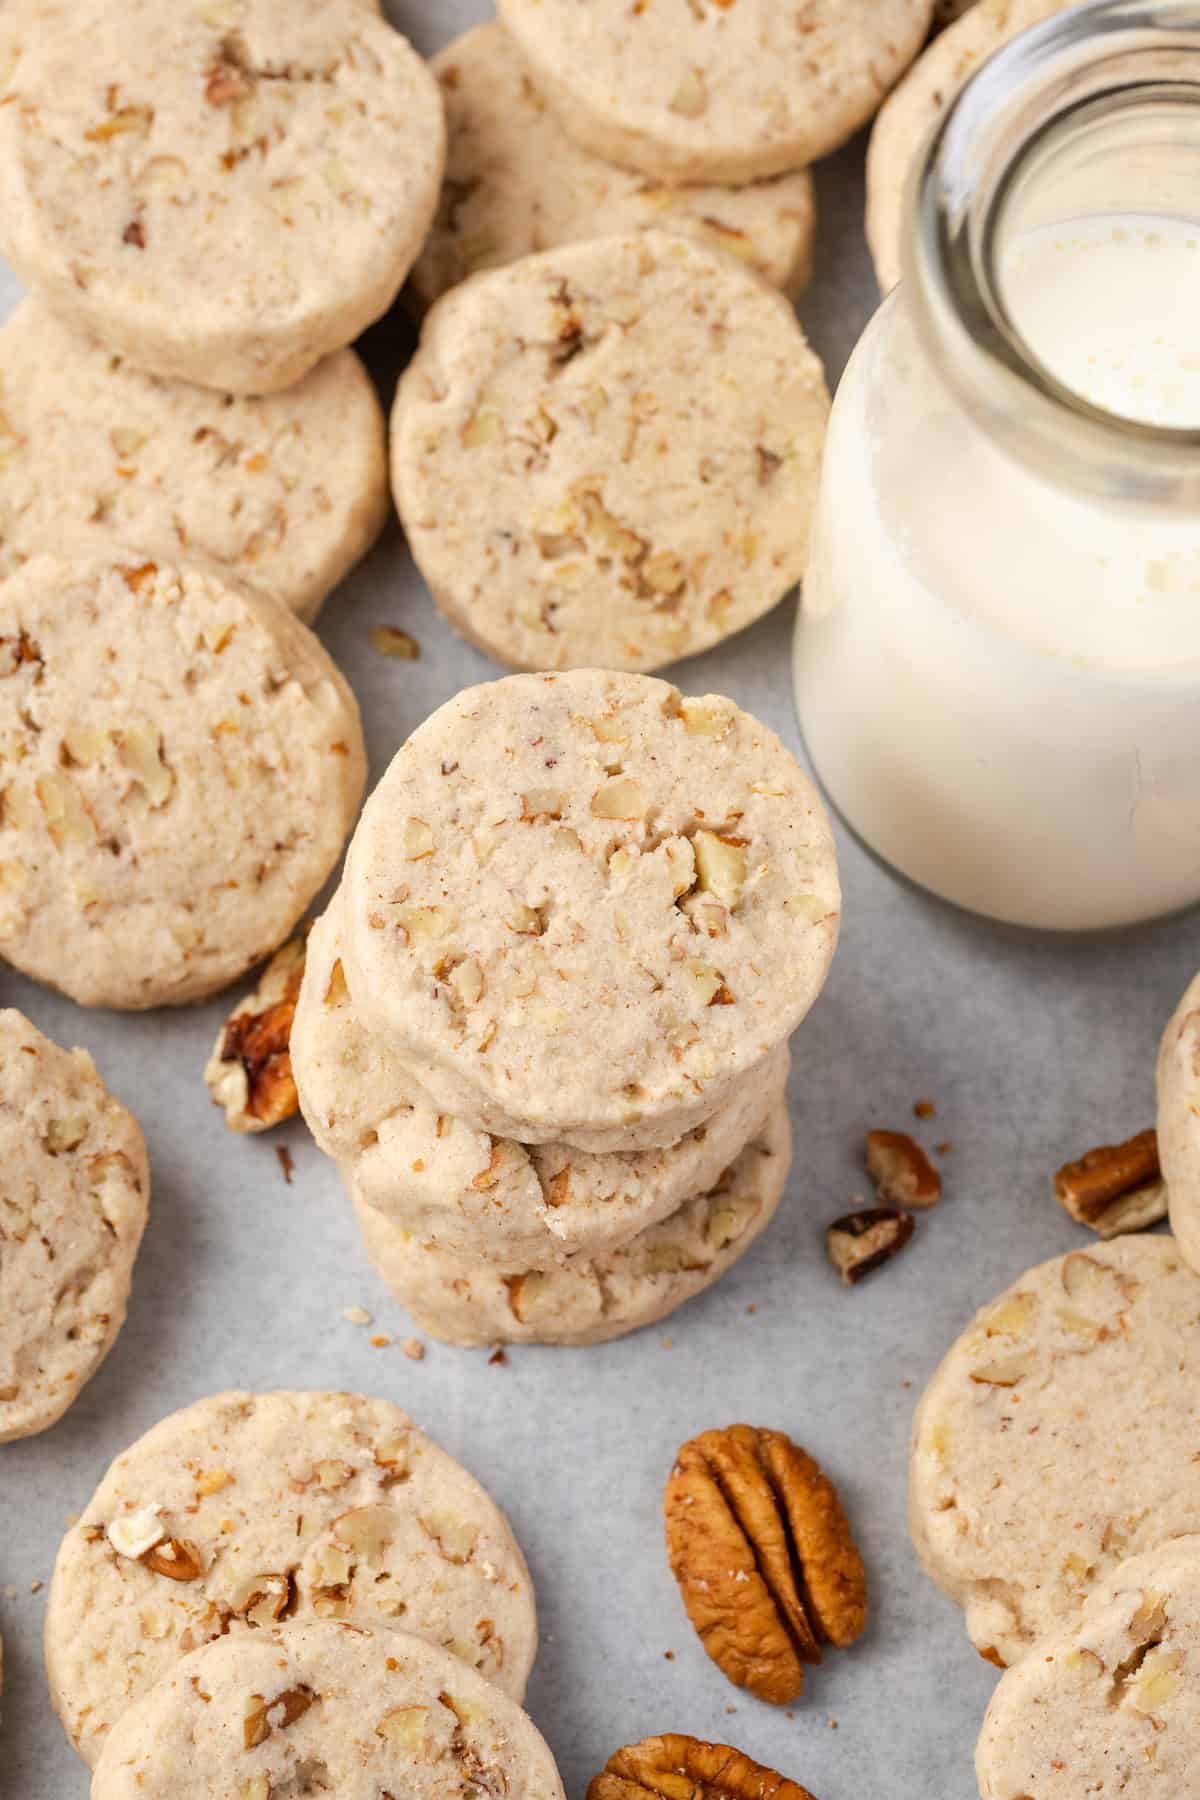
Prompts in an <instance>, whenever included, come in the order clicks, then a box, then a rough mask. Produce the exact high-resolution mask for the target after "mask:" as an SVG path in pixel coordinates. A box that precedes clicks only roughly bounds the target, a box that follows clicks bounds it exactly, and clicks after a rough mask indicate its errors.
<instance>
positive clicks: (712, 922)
mask: <svg viewBox="0 0 1200 1800" xmlns="http://www.w3.org/2000/svg"><path fill="white" fill-rule="evenodd" d="M838 919H839V889H838V878H837V865H836V858H835V854H834V847H833V841H832V837H831V833H830V829H829V824H828V821H827V819H826V817H825V814H824V812H823V810H822V808H821V805H820V802H819V800H818V799H817V796H816V794H815V792H814V790H813V788H812V786H811V784H810V783H809V781H808V780H807V778H806V776H805V775H804V774H803V772H802V771H801V770H800V768H799V767H798V765H797V764H796V762H795V761H794V759H793V758H792V757H791V756H790V755H789V753H788V752H787V751H786V750H785V749H784V747H783V745H782V744H781V743H780V742H779V741H778V739H776V738H775V737H774V736H773V735H772V733H770V732H769V731H768V730H766V729H765V728H764V727H763V726H762V725H760V724H758V723H757V721H755V720H754V719H752V718H750V717H749V716H748V715H747V714H745V713H743V712H741V711H740V710H739V709H738V708H737V707H736V706H735V705H734V704H733V703H732V702H731V701H729V700H724V699H721V698H715V697H708V698H705V699H695V700H692V699H683V698H682V697H681V696H680V695H679V693H678V692H677V691H676V690H675V689H674V688H673V687H670V686H668V685H667V684H666V683H664V682H661V681H656V680H652V679H650V678H647V677H644V676H637V675H621V674H607V673H601V672H598V671H593V670H581V671H576V672H573V673H569V674H564V675H546V676H514V677H510V678H509V679H507V680H504V681H498V682H495V683H492V684H490V685H487V686H483V687H479V688H474V689H470V690H467V691H465V692H464V693H462V694H460V695H458V696H457V698H456V699H454V700H452V701H450V702H449V703H448V704H447V705H446V706H443V707H442V708H441V710H440V711H438V712H437V713H435V714H434V715H433V716H432V717H431V718H430V719H428V720H427V721H426V722H425V723H424V724H423V725H422V726H420V727H419V729H418V730H417V731H416V732H415V733H414V734H413V736H412V737H411V738H410V739H409V741H408V743H407V744H406V745H405V746H404V747H403V748H402V749H401V751H400V752H399V754H398V755H397V756H396V758H395V760H394V761H393V763H392V765H391V767H390V768H389V770H388V771H387V773H386V774H385V775H384V777H383V779H382V781H381V782H380V784H379V786H378V787H377V788H376V790H375V792H374V794H373V796H372V797H371V799H370V800H369V802H368V804H367V806H366V809H365V810H364V813H363V815H362V819H361V821H360V823H359V826H358V829H357V831H356V833H355V835H354V838H353V840H352V843H351V847H350V852H349V856H348V860H347V864H346V870H345V875H344V878H343V882H342V886H341V889H340V890H339V893H338V894H337V896H336V897H335V900H334V902H333V904H332V905H331V907H330V909H329V911H328V912H327V913H326V914H325V916H324V917H323V918H322V919H321V920H320V921H319V922H318V924H317V926H316V927H315V929H314V931H313V934H312V938H311V941H310V948H309V958H308V965H307V968H306V971H305V976H304V982H303V986H302V989H301V993H300V1000H299V1005H298V1007H297V1011H296V1017H295V1022H294V1025H293V1030H292V1039H291V1045H292V1062H293V1068H294V1072H295V1077H296V1084H297V1088H298V1091H299V1094H300V1100H301V1105H302V1107H303V1110H304V1113H305V1116H306V1118H307V1119H308V1121H309V1124H310V1126H311V1128H312V1130H313V1133H314V1135H315V1137H316V1139H317V1141H318V1143H319V1144H320V1145H321V1147H322V1148H323V1149H324V1150H326V1152H327V1153H328V1154H329V1155H331V1156H333V1157H335V1158H336V1159H337V1161H338V1163H339V1165H340V1167H341V1170H342V1173H343V1176H344V1179H345V1181H346V1184H347V1187H348V1189H349V1191H350V1193H351V1195H352V1198H353V1201H354V1204H355V1207H356V1210H357V1213H358V1217H359V1220H360V1223H361V1225H362V1228H363V1232H364V1236H365V1238H366V1241H367V1244H368V1247H369V1249H370V1252H371V1254H372V1256H373V1258H374V1260H375V1261H376V1263H377V1264H378V1266H379V1268H380V1270H381V1272H382V1273H383V1275H384V1278H385V1280H386V1281H387V1283H388V1285H389V1286H390V1287H391V1288H392V1290H393V1292H394V1293H395V1294H396V1295H397V1297H398V1298H399V1299H400V1300H401V1301H402V1303H403V1304H404V1305H405V1306H407V1307H408V1309H409V1311H410V1312H411V1313H412V1314H413V1316H414V1317H415V1318H416V1319H417V1320H419V1322H420V1323H421V1324H422V1325H423V1326H424V1327H425V1328H426V1329H427V1330H428V1331H430V1332H431V1333H433V1334H434V1335H436V1336H440V1337H443V1338H446V1339H448V1340H450V1341H452V1342H456V1343H465V1344H488V1343H495V1342H497V1341H517V1342H524V1341H537V1342H552V1343H590V1342H596V1341H600V1340H602V1339H606V1338H612V1337H617V1336H620V1335H621V1334H623V1333H625V1332H628V1331H631V1330H633V1329H635V1328H636V1327H638V1326H640V1325H644V1324H647V1323H649V1322H651V1321H652V1320H655V1319H658V1318H662V1317H663V1316H664V1315H665V1314H666V1313H668V1312H670V1311H672V1310H673V1309H674V1308H675V1307H677V1306H679V1305H680V1304H682V1302H683V1301H685V1300H686V1299H688V1298H690V1297H691V1296H692V1295H693V1294H695V1293H697V1292H699V1291H700V1290H701V1289H703V1288H705V1287H707V1286H708V1285H709V1284H710V1283H712V1282H713V1281H715V1280H716V1279H717V1278H718V1277H719V1276H720V1275H721V1274H722V1273H723V1271H724V1270H725V1269H726V1268H728V1267H729V1266H730V1265H731V1263H733V1262H734V1261H735V1260H736V1258H737V1257H738V1256H739V1255H741V1253H742V1252H743V1251H744V1250H745V1249H746V1248H747V1247H748V1245H749V1244H750V1243H751V1242H752V1241H753V1239H754V1238H755V1236H756V1235H757V1234H758V1233H759V1232H760V1231H761V1230H762V1229H763V1228H764V1227H765V1225H766V1224H767V1223H768V1222H769V1220H770V1218H771V1216H772V1214H773V1213H774V1211H775V1209H776V1207H777V1205H778V1203H779V1200H780V1197H781V1195H782V1193H783V1190H784V1187H785V1185H786V1180H787V1173H788V1166H789V1160H790V1134H789V1127H788V1120H787V1113H786V1110H785V1107H784V1104H783V1091H784V1086H785V1082H786V1078H787V1066H788V1059H787V1049H786V1044H787V1039H788V1036H789V1034H790V1033H791V1032H792V1030H793V1029H794V1028H795V1027H796V1026H797V1025H798V1024H799V1023H800V1021H801V1019H802V1018H803V1017H804V1015H805V1014H806V1013H807V1011H808V1009H809V1007H810V1006H811V1005H812V1003H813V1001H814V1000H815V998H816V996H817V994H818V993H819V992H820V989H821V987H822V984H823V982H824V979H825V976H826V972H827V970H828V967H829V963H830V959H831V957H832V955H833V951H834V947H835V944H836V940H837V930H838Z"/></svg>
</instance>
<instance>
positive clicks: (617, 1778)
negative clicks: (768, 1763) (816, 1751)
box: [587, 1732, 813, 1800]
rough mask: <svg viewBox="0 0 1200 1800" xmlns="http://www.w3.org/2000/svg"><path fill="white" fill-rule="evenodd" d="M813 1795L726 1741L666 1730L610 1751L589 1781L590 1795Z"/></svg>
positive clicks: (688, 1799) (601, 1799)
mask: <svg viewBox="0 0 1200 1800" xmlns="http://www.w3.org/2000/svg"><path fill="white" fill-rule="evenodd" d="M651 1794H652V1795H658V1796H659V1797H660V1800H813V1797H812V1795H811V1794H810V1793H809V1791H808V1789H807V1788H803V1787H801V1786H800V1783H799V1782H798V1781H789V1780H788V1778H787V1776H786V1775H777V1774H776V1773H775V1771H774V1769H766V1768H764V1767H763V1765H762V1764H761V1763H756V1762H754V1761H753V1760H752V1759H751V1758H750V1757H748V1756H747V1755H746V1754H745V1753H744V1752H743V1751H741V1750H734V1749H731V1748H730V1746H729V1745H728V1744H705V1743H702V1742H701V1741H700V1739H699V1738H693V1737H683V1736H681V1735H680V1734H679V1733H678V1732H668V1733H666V1734H665V1735H664V1736H662V1737H649V1738H643V1739H642V1741H641V1743H640V1744H630V1745H629V1746H628V1748H627V1749H625V1750H618V1751H617V1753H616V1755H615V1756H610V1757H609V1759H608V1761H607V1762H606V1763H605V1765H604V1769H603V1771H602V1773H601V1774H599V1775H596V1776H593V1778H592V1780H591V1781H590V1782H589V1783H588V1791H587V1800H646V1796H647V1795H651Z"/></svg>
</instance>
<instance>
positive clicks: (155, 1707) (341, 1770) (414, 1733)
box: [92, 1624, 563, 1800]
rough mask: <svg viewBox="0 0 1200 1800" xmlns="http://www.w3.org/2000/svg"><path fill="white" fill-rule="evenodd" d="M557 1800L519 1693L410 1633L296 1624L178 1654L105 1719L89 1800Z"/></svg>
mask: <svg viewBox="0 0 1200 1800" xmlns="http://www.w3.org/2000/svg"><path fill="white" fill-rule="evenodd" d="M320 1794H332V1795H336V1796H337V1800H380V1796H384V1797H385V1800H387V1797H390V1796H393V1795H395V1796H397V1797H398V1800H400V1797H402V1800H461V1796H463V1795H468V1794H470V1795H491V1796H493V1797H496V1800H498V1797H499V1796H504V1797H505V1800H563V1788H562V1782H561V1781H560V1780H559V1777H558V1771H557V1769H556V1768H555V1765H554V1758H553V1757H552V1756H551V1754H550V1752H549V1750H548V1749H547V1747H546V1745H545V1743H544V1741H543V1740H542V1738H541V1737H540V1736H539V1734H538V1732H537V1730H536V1729H535V1728H534V1726H533V1724H532V1722H531V1721H530V1720H529V1719H528V1718H527V1717H526V1715H525V1714H524V1713H523V1712H522V1711H521V1708H520V1707H519V1706H517V1705H515V1704H514V1702H513V1701H512V1700H510V1699H508V1698H506V1697H505V1695H504V1694H501V1693H498V1692H497V1691H496V1689H495V1688H494V1687H492V1686H491V1685H490V1684H489V1683H488V1682H486V1681H484V1680H482V1679H481V1678H480V1677H479V1676H478V1675H476V1674H474V1673H473V1671H471V1670H470V1669H466V1668H464V1667H463V1665H462V1664H461V1663H458V1662H455V1660H454V1658H453V1657H451V1656H447V1655H446V1654H445V1653H444V1652H443V1651H440V1650H435V1649H433V1648H431V1646H430V1645H428V1644H423V1643H420V1642H419V1641H418V1640H416V1639H415V1638H410V1637H406V1636H403V1635H401V1634H399V1633H396V1632H376V1631H370V1630H364V1629H363V1627H362V1626H361V1625H354V1624H344V1625H340V1624H307V1625H302V1624H290V1625H281V1626H276V1627H275V1629H274V1630H271V1631H262V1632H258V1633H257V1634H256V1635H255V1636H254V1637H253V1638H246V1637H239V1638H233V1639H226V1640H224V1641H223V1642H221V1643H215V1644H209V1645H207V1646H206V1647H205V1648H204V1649H203V1650H198V1651H196V1652H195V1654H194V1655H192V1656H189V1657H187V1658H186V1659H185V1660H184V1661H183V1662H181V1663H180V1664H179V1666H178V1667H177V1668H175V1669H173V1670H172V1671H171V1672H170V1674H169V1675H166V1676H165V1677H164V1678H163V1679H162V1680H161V1681H160V1682H159V1683H158V1685H157V1686H156V1687H154V1688H152V1689H151V1690H150V1692H149V1693H148V1694H146V1695H145V1697H144V1698H143V1699H140V1700H139V1701H138V1702H137V1703H136V1704H135V1705H133V1706H132V1707H131V1708H130V1710H129V1712H128V1713H127V1714H126V1716H125V1717H124V1718H123V1719H122V1720H121V1721H120V1723H119V1724H118V1725H117V1726H116V1728H115V1730H114V1731H113V1733H112V1735H111V1737H110V1739H109V1742H108V1745H107V1746H106V1748H105V1752H104V1755H103V1756H102V1757H101V1759H100V1763H99V1766H98V1767H97V1769H96V1773H95V1777H94V1779H93V1783H92V1800H271V1796H273V1795H274V1796H279V1800H283V1797H284V1796H295V1797H296V1800H302V1797H303V1796H308V1795H312V1796H316V1795H320Z"/></svg>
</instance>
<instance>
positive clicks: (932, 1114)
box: [913, 1100, 937, 1119]
mask: <svg viewBox="0 0 1200 1800" xmlns="http://www.w3.org/2000/svg"><path fill="white" fill-rule="evenodd" d="M913 1117H914V1119H936V1118H937V1105H936V1103H935V1102H934V1101H933V1100H915V1101H914V1102H913Z"/></svg>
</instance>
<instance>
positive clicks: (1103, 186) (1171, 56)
mask: <svg viewBox="0 0 1200 1800" xmlns="http://www.w3.org/2000/svg"><path fill="white" fill-rule="evenodd" d="M1121 215H1139V216H1145V215H1158V216H1160V217H1167V216H1170V217H1171V218H1173V219H1175V220H1189V219H1195V220H1196V221H1197V225H1198V229H1200V4H1198V3H1197V0H1155V3H1150V0H1092V4H1090V5H1084V6H1078V7H1074V8H1072V9H1070V10H1069V11H1066V12H1063V13H1060V14H1056V15H1054V16H1053V17H1051V18H1050V19H1048V20H1047V21H1045V22H1044V23H1043V24H1041V25H1039V26H1037V27H1035V28H1034V29H1033V30H1031V31H1029V32H1026V33H1025V34H1024V35H1023V36H1021V37H1018V38H1016V39H1015V40H1014V41H1013V42H1012V43H1011V44H1010V45H1008V46H1007V48H1005V49H1003V50H1001V51H1000V52H999V53H998V54H997V55H996V56H994V57H993V58H992V59H991V61H990V62H988V63H986V64H985V65H984V67H983V68H982V69H981V70H980V71H979V72H978V73H977V74H976V75H975V76H974V78H973V79H972V80H971V81H970V82H969V83H968V84H967V86H966V87H965V88H964V89H963V91H962V93H961V94H960V95H959V97H958V99H957V100H956V101H955V102H954V104H953V105H952V106H951V108H950V110H949V112H948V113H947V114H946V115H945V117H944V118H943V119H942V121H941V123H940V124H939V126H938V128H937V130H936V131H935V133H934V135H933V137H932V138H931V140H930V141H929V143H928V145H927V147H926V150H925V153H924V156H923V158H922V159H921V162H920V165H919V167H918V169H917V171H916V173H915V176H914V179H913V181H912V184H911V187H910V192H909V229H908V231H907V233H906V242H905V252H904V254H905V283H904V288H903V290H902V294H903V298H904V303H905V304H906V305H907V306H908V308H909V310H910V313H911V314H912V316H913V318H914V321H915V323H916V326H917V330H918V332H919V334H920V336H921V338H922V340H923V342H924V344H925V347H926V350H927V353H928V354H929V356H930V358H931V360H932V362H933V364H934V366H935V368H936V369H937V370H938V372H939V373H940V374H941V376H942V377H943V379H944V380H945V381H946V382H947V383H948V385H949V386H950V388H951V390H952V391H953V392H954V393H955V394H956V396H957V398H958V399H959V400H960V402H961V403H962V404H963V405H964V406H965V407H966V408H967V410H968V411H969V412H970V414H971V415H972V416H973V417H974V418H975V419H976V421H977V422H978V423H979V424H980V425H981V426H982V427H983V429H984V430H986V431H987V432H988V433H989V434H990V435H991V436H993V437H994V438H996V439H997V440H998V441H999V442H1001V443H1002V444H1003V445H1004V446H1005V447H1006V448H1007V449H1008V450H1009V451H1010V452H1011V453H1013V454H1015V455H1016V456H1018V457H1019V458H1020V459H1021V460H1022V461H1024V462H1026V463H1028V464H1031V465H1032V466H1034V467H1035V468H1037V469H1038V470H1039V471H1040V472H1042V473H1044V474H1048V475H1049V476H1051V477H1052V478H1053V479H1054V480H1056V481H1058V482H1060V483H1064V484H1066V485H1068V486H1071V487H1075V488H1079V489H1082V490H1084V491H1086V492H1090V493H1092V494H1097V495H1100V496H1101V497H1103V498H1105V499H1109V500H1113V501H1119V502H1133V503H1135V504H1140V505H1147V504H1149V505H1152V506H1153V505H1164V506H1169V507H1172V508H1176V509H1178V508H1181V507H1189V508H1190V507H1196V508H1200V410H1198V416H1197V417H1196V419H1195V420H1194V422H1193V421H1191V420H1189V421H1188V422H1187V424H1186V426H1185V427H1179V426H1176V425H1164V424H1157V423H1153V422H1149V421H1143V420H1142V419H1137V418H1131V417H1127V416H1125V415H1124V414H1123V413H1116V412H1109V411H1106V410H1105V408H1104V407H1103V406H1100V405H1096V404H1094V403H1093V402H1091V401H1089V400H1088V399H1087V398H1085V397H1084V396H1083V395H1082V394H1080V393H1079V392H1077V391H1075V389H1073V388H1072V387H1071V386H1069V385H1067V384H1066V383H1065V382H1064V381H1063V380H1061V379H1060V378H1059V376H1058V375H1056V374H1055V372H1054V371H1053V370H1052V369H1051V368H1050V367H1048V366H1047V364H1046V362H1045V361H1044V360H1043V359H1042V357H1041V355H1040V354H1039V351H1038V349H1037V347H1036V346H1035V345H1034V344H1032V343H1030V342H1029V341H1028V340H1027V339H1026V337H1025V336H1024V335H1023V334H1022V331H1021V329H1020V328H1019V326H1018V324H1017V322H1016V320H1015V318H1014V309H1013V307H1012V305H1011V303H1010V298H1009V296H1008V295H1006V292H1005V280H1004V269H1005V254H1006V250H1008V249H1009V248H1011V246H1012V245H1013V243H1014V242H1015V241H1017V240H1019V239H1021V238H1022V236H1023V235H1024V234H1028V233H1031V232H1035V231H1037V230H1038V229H1039V228H1051V229H1052V228H1054V227H1055V226H1062V225H1066V224H1067V223H1068V222H1071V223H1072V224H1077V223H1078V222H1079V221H1080V220H1086V219H1089V218H1097V217H1099V218H1103V217H1106V216H1107V217H1109V218H1113V217H1119V216H1121ZM1080 304H1081V306H1086V305H1087V304H1088V295H1087V294H1086V293H1081V294H1080Z"/></svg>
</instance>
